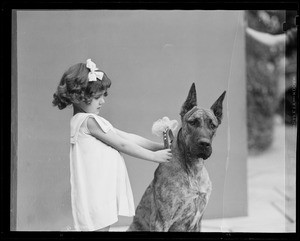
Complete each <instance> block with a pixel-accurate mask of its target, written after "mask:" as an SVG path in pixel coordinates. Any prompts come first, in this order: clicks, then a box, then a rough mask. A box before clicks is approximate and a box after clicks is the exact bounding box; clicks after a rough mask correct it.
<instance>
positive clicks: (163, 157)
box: [153, 149, 172, 163]
mask: <svg viewBox="0 0 300 241" xmlns="http://www.w3.org/2000/svg"><path fill="white" fill-rule="evenodd" d="M171 158H172V153H171V149H164V150H160V151H156V152H154V160H153V161H154V162H157V163H165V162H169V160H171Z"/></svg>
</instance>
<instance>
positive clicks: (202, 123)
mask: <svg viewBox="0 0 300 241" xmlns="http://www.w3.org/2000/svg"><path fill="white" fill-rule="evenodd" d="M225 94H226V91H224V92H223V94H222V95H221V96H220V97H219V98H218V99H217V100H216V102H215V103H214V104H213V105H212V106H211V107H210V109H203V108H200V107H198V106H197V93H196V87H195V84H194V83H193V84H192V86H191V88H190V91H189V94H188V97H187V99H186V101H185V102H184V104H183V106H182V108H181V112H180V116H181V122H182V129H181V135H182V141H183V142H184V145H185V148H188V152H189V154H190V155H191V156H192V157H197V158H202V159H204V160H205V159H207V158H208V157H210V155H211V153H212V139H213V137H214V135H215V133H216V130H217V128H218V126H219V125H220V124H221V121H222V112H223V107H222V103H223V100H224V97H225Z"/></svg>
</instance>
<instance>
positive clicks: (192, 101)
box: [180, 83, 197, 118]
mask: <svg viewBox="0 0 300 241" xmlns="http://www.w3.org/2000/svg"><path fill="white" fill-rule="evenodd" d="M196 105H197V93H196V87H195V83H193V84H192V86H191V88H190V91H189V94H188V97H187V99H186V101H185V102H184V104H183V106H182V107H181V111H180V116H181V118H183V116H184V115H185V114H186V113H187V112H188V111H189V110H191V109H192V108H193V107H194V106H196Z"/></svg>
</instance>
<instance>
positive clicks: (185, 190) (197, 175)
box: [128, 83, 226, 232]
mask: <svg viewBox="0 0 300 241" xmlns="http://www.w3.org/2000/svg"><path fill="white" fill-rule="evenodd" d="M225 93H226V92H225V91H224V93H223V94H222V95H221V96H220V97H219V98H218V100H217V101H216V102H215V103H214V104H213V105H212V107H211V109H210V110H206V109H202V108H199V107H198V106H197V96H196V89H195V84H194V83H193V84H192V86H191V89H190V91H189V94H188V97H187V99H186V101H185V103H184V104H183V106H182V109H181V113H180V115H181V122H182V125H181V128H180V129H179V131H178V133H177V135H176V137H175V138H174V139H173V142H172V146H171V150H172V154H173V157H172V160H171V161H170V162H168V163H163V164H160V165H159V166H158V168H157V169H156V171H155V174H154V179H153V181H152V182H151V184H150V185H149V186H148V188H147V189H146V191H145V193H144V195H143V197H142V199H141V201H140V203H139V205H138V207H137V209H136V215H135V217H134V219H133V222H132V224H131V225H130V227H129V229H128V231H195V232H199V231H200V226H201V225H200V222H201V218H202V215H203V213H204V210H205V207H206V205H207V202H208V199H209V196H210V193H211V182H210V180H209V176H208V173H207V171H206V168H205V167H204V160H205V159H207V158H208V157H209V156H210V155H211V152H212V148H211V142H212V138H213V136H214V135H215V132H216V129H217V127H218V126H219V125H220V123H221V119H222V102H223V99H224V97H225Z"/></svg>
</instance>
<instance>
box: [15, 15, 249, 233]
mask: <svg viewBox="0 0 300 241" xmlns="http://www.w3.org/2000/svg"><path fill="white" fill-rule="evenodd" d="M87 58H91V59H92V60H93V61H94V62H95V63H96V64H97V66H98V67H99V68H100V69H102V70H104V71H105V72H106V73H107V75H108V76H109V77H110V78H111V80H112V86H111V88H110V89H109V95H108V97H107V98H106V103H105V105H104V106H103V109H102V111H101V115H102V116H103V117H104V118H106V119H108V120H109V121H110V122H111V123H112V124H113V125H114V126H116V127H117V128H119V129H121V130H124V131H127V132H132V133H136V134H139V135H141V136H143V137H146V138H149V139H151V140H155V141H162V140H160V139H159V138H157V137H156V136H154V135H152V133H151V127H152V123H153V122H154V121H155V120H157V119H159V118H162V117H163V116H168V117H169V118H170V119H177V120H178V121H180V118H179V111H180V108H181V105H182V104H183V102H184V101H185V99H186V97H187V94H188V91H189V88H190V86H191V84H192V83H193V82H195V84H196V88H197V93H198V105H199V106H202V107H204V108H209V107H210V106H211V105H212V104H213V102H214V101H215V100H216V99H217V98H218V97H219V96H220V94H221V93H222V92H223V91H224V90H227V95H226V98H225V100H224V120H223V122H222V125H221V126H220V127H219V129H218V132H217V135H216V137H215V140H214V142H213V154H212V156H211V158H210V159H208V160H207V162H206V166H207V169H208V171H209V174H210V178H211V180H212V183H213V191H212V195H211V199H210V202H209V204H208V207H207V210H206V213H205V216H204V218H220V217H233V216H243V215H247V180H246V157H247V151H246V146H247V145H246V108H245V107H246V94H245V93H246V90H245V49H244V27H243V12H241V11H171V10H168V11H162V10H159V11H147V10H144V11H140V10H132V11H128V10H127V11H124V10H123V11H121V10H118V11H117V10H97V11H96V10H95V11H92V10H87V11H75V10H73V11H17V66H18V67H17V73H18V81H17V88H18V92H17V93H18V108H17V109H18V111H17V116H18V120H17V121H18V135H17V139H18V145H17V149H18V150H17V190H14V191H16V192H17V230H64V229H68V228H72V226H73V223H72V215H71V204H70V181H69V180H70V174H69V121H70V118H71V117H72V109H71V108H67V109H65V110H59V109H58V108H54V107H52V103H51V102H52V96H53V93H54V92H55V89H56V86H57V84H58V82H59V80H60V78H61V76H62V74H63V72H64V71H65V70H66V69H67V68H68V67H69V66H71V65H73V64H75V63H79V62H85V61H86V59H87ZM124 158H125V161H126V165H127V169H128V173H129V177H130V181H131V185H132V189H133V194H134V201H135V205H136V206H137V205H138V203H139V200H140V198H141V196H142V195H143V193H144V191H145V189H146V187H147V186H148V185H149V183H150V182H151V180H152V178H153V174H154V171H155V169H156V167H157V164H155V163H152V162H147V161H143V160H139V159H136V158H132V157H130V156H127V155H124ZM108 185H109V183H108ZM131 220H132V218H120V220H119V222H118V223H117V224H115V225H128V224H129V223H130V222H131Z"/></svg>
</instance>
